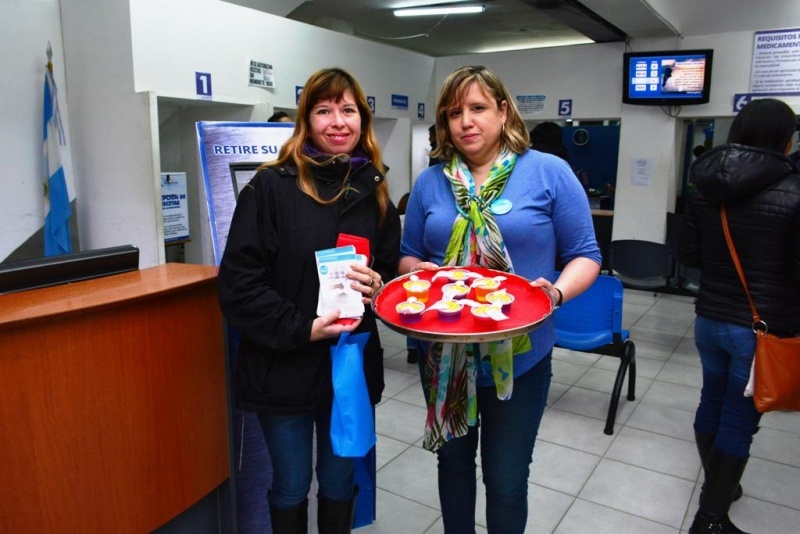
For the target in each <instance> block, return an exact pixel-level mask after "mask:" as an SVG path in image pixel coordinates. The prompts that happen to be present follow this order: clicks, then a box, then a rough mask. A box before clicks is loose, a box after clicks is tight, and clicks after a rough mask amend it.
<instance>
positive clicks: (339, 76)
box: [261, 68, 389, 223]
mask: <svg viewBox="0 0 800 534" xmlns="http://www.w3.org/2000/svg"><path fill="white" fill-rule="evenodd" d="M347 91H350V93H351V94H352V95H353V98H354V99H355V101H356V106H357V107H358V113H359V116H360V117H361V139H360V140H359V142H358V146H357V147H356V149H361V150H362V151H363V152H365V153H366V154H367V155H368V156H369V159H370V160H371V162H372V164H373V165H374V166H375V168H376V169H378V171H379V172H380V173H381V174H385V173H386V168H385V167H384V165H383V160H382V159H381V149H380V147H379V146H378V141H377V139H376V138H375V133H374V132H373V130H372V112H371V111H370V108H369V104H368V103H367V97H366V95H365V94H364V91H363V90H362V89H361V86H360V85H359V84H358V82H357V81H356V79H355V78H353V76H352V75H351V74H350V73H348V72H347V71H345V70H343V69H339V68H330V69H322V70H319V71H317V72H315V73H314V74H312V75H311V77H310V78H309V79H308V81H307V82H306V84H305V85H304V86H303V92H302V93H301V95H300V102H299V104H298V106H297V119H296V121H295V126H294V133H292V136H291V137H290V138H289V139H288V140H287V141H286V142H285V143H284V144H283V146H282V147H281V150H280V153H279V154H278V159H276V160H274V161H270V162H267V163H265V164H264V165H262V166H261V168H265V167H274V166H279V165H286V164H289V163H290V164H293V165H294V166H295V167H297V183H298V186H299V187H300V190H301V191H303V192H304V193H305V194H307V195H308V196H310V197H311V198H313V199H314V200H315V201H316V202H318V203H319V204H322V205H330V204H334V203H336V202H337V201H338V200H339V198H340V197H341V196H342V195H344V194H345V192H346V187H345V188H343V189H342V191H340V192H339V193H338V194H337V195H336V196H335V197H333V198H331V199H330V200H324V199H323V198H322V197H320V195H319V191H318V190H317V184H316V181H315V180H314V178H313V176H312V169H313V167H320V166H325V165H327V164H329V163H331V162H332V161H333V160H334V159H336V156H338V154H332V155H331V157H330V158H328V159H327V160H325V161H322V162H319V161H316V160H315V159H314V158H312V157H311V156H309V155H308V154H306V153H305V152H304V147H305V146H306V144H309V143H311V118H310V117H311V110H312V108H313V107H314V106H315V105H316V104H317V103H318V102H320V101H322V100H335V101H339V100H341V99H342V97H343V96H344V94H345V92H347ZM375 198H376V200H377V202H378V210H379V213H380V216H379V220H380V222H381V223H383V221H384V219H385V217H386V211H387V208H388V205H389V186H388V185H387V184H386V180H383V181H382V182H381V183H380V184H379V185H378V187H377V189H376V190H375Z"/></svg>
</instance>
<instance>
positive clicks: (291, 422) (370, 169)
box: [219, 69, 400, 534]
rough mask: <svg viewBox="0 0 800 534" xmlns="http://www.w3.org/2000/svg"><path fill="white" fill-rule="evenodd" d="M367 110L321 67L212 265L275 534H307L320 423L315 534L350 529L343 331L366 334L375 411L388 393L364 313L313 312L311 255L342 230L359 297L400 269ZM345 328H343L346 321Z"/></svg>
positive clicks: (351, 87) (358, 93) (372, 325)
mask: <svg viewBox="0 0 800 534" xmlns="http://www.w3.org/2000/svg"><path fill="white" fill-rule="evenodd" d="M384 173H385V168H384V165H383V162H382V161H381V154H380V149H379V147H378V144H377V141H376V139H375V135H374V133H373V131H372V115H371V113H370V108H369V106H368V104H367V99H366V96H365V95H364V92H363V91H362V90H361V88H360V87H359V85H358V82H356V80H355V79H354V78H353V77H352V76H351V75H350V74H348V73H347V72H345V71H343V70H340V69H324V70H321V71H319V72H317V73H315V74H313V75H312V76H311V78H309V80H308V82H307V83H306V84H305V86H304V88H303V93H302V96H301V99H300V103H299V106H298V113H297V122H296V125H295V130H294V133H293V134H292V137H291V138H290V139H289V140H288V141H287V142H286V143H285V144H284V145H283V147H282V148H281V151H280V154H279V157H278V159H277V160H276V161H274V162H270V163H267V164H265V165H264V166H263V167H262V168H261V169H260V170H259V172H258V173H257V174H256V176H255V177H254V178H253V180H252V181H251V182H250V183H249V184H248V185H247V186H246V187H245V188H243V190H242V192H241V193H240V194H239V199H238V202H237V205H236V211H235V213H234V216H233V220H232V222H231V227H230V234H229V235H228V240H227V244H226V248H225V254H224V256H223V258H222V262H221V264H220V270H219V296H220V302H221V305H222V309H223V312H224V313H225V316H226V317H227V319H228V321H229V322H230V323H231V324H232V325H233V326H235V327H236V328H238V329H239V330H240V331H241V332H242V343H241V349H240V353H239V361H238V368H237V372H236V385H237V402H238V405H239V407H240V408H242V409H244V410H250V411H254V412H257V413H258V417H259V421H260V422H261V427H262V429H263V432H264V436H265V438H266V443H267V447H268V449H269V452H270V457H271V461H272V469H273V482H272V489H271V492H270V496H269V505H270V513H271V519H272V528H273V531H274V532H276V533H281V534H285V533H290V534H292V533H305V532H306V529H307V505H308V501H307V499H306V495H307V494H308V491H309V488H310V483H311V478H312V445H313V444H312V435H313V430H314V427H315V426H316V436H317V462H316V470H317V481H318V483H319V506H318V511H319V514H318V523H319V531H320V533H325V532H336V533H339V532H349V527H350V522H351V520H352V510H353V505H354V501H355V496H354V486H353V472H354V464H353V461H352V459H350V458H340V457H337V456H335V455H334V454H333V452H332V448H331V442H330V419H331V401H332V396H333V393H332V391H333V389H332V388H333V386H332V382H331V355H330V347H331V345H333V344H335V343H336V341H337V339H338V337H339V335H340V334H342V333H343V332H353V331H354V332H364V331H368V332H370V336H369V341H368V343H367V345H366V347H365V350H364V373H365V376H366V379H367V387H368V390H369V394H370V398H371V400H372V402H373V404H377V403H378V402H379V401H380V398H381V393H382V391H383V386H384V384H383V361H382V360H383V352H382V349H381V346H380V340H379V338H378V331H377V324H376V321H375V317H374V315H373V314H372V312H371V310H370V309H369V306H367V307H366V309H365V313H364V316H363V317H362V318H360V319H358V320H356V321H355V322H352V323H350V324H347V322H346V321H345V322H343V321H340V320H339V311H338V310H337V311H333V312H330V313H327V314H325V315H322V316H320V317H317V314H316V310H317V301H318V298H319V294H320V282H319V275H318V274H317V266H316V258H315V254H314V253H315V251H319V250H324V249H330V248H333V247H335V246H336V244H337V238H338V236H339V235H340V234H342V233H344V234H350V235H355V236H360V237H363V238H366V239H367V240H368V241H369V248H370V250H369V252H370V256H371V259H372V263H371V266H370V267H367V266H362V265H360V264H356V263H354V264H353V265H352V266H351V269H352V270H351V271H350V272H348V273H347V278H348V279H349V280H350V285H351V287H352V288H353V289H355V290H356V291H359V292H361V293H362V294H363V299H362V300H363V302H364V303H368V302H369V297H371V295H372V294H373V293H374V292H375V291H377V289H378V288H379V287H380V286H381V284H382V280H384V279H389V278H390V277H391V275H392V273H394V270H395V267H396V265H397V260H398V254H399V243H400V218H399V216H398V215H397V210H396V209H395V207H394V205H393V204H392V203H391V201H390V200H389V194H388V187H387V184H386V182H385V178H384ZM343 323H344V324H343Z"/></svg>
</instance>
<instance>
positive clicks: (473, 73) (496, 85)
mask: <svg viewBox="0 0 800 534" xmlns="http://www.w3.org/2000/svg"><path fill="white" fill-rule="evenodd" d="M473 83H477V84H478V85H479V86H480V88H481V89H483V91H484V92H485V93H486V94H487V95H489V96H490V97H491V98H493V99H494V101H495V103H496V104H497V106H498V108H499V107H500V106H501V105H502V103H503V102H504V101H505V102H506V122H505V125H504V126H503V131H502V134H501V135H500V142H501V143H502V145H503V146H505V147H507V148H508V149H509V150H511V151H512V152H515V153H517V154H522V153H523V152H525V151H526V150H527V149H528V147H529V146H530V136H529V134H528V130H527V128H526V127H525V122H524V121H523V120H522V116H521V115H520V114H519V110H518V109H517V105H516V104H515V103H514V99H513V98H512V97H511V94H510V93H509V92H508V89H507V88H506V86H505V84H503V82H502V81H501V80H500V78H499V77H498V76H497V75H496V74H495V73H494V72H492V71H491V70H489V69H487V68H486V67H484V66H483V65H469V66H465V67H461V68H459V69H456V70H455V71H453V72H452V73H450V75H449V76H448V77H447V79H446V80H445V81H444V85H442V89H441V91H440V93H439V100H438V102H437V103H436V148H435V149H434V150H433V151H432V152H431V157H434V158H439V159H441V160H443V161H450V160H451V159H453V156H454V155H455V154H456V153H458V149H456V147H455V145H454V144H453V140H452V137H451V135H450V125H449V122H448V120H447V111H448V110H449V109H450V108H452V107H454V106H458V105H460V104H461V103H462V102H463V101H464V98H466V95H467V92H468V91H469V88H470V86H471V85H472V84H473Z"/></svg>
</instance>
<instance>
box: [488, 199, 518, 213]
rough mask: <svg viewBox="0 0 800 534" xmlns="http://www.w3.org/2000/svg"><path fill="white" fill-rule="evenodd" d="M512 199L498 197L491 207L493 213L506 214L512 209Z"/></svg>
mask: <svg viewBox="0 0 800 534" xmlns="http://www.w3.org/2000/svg"><path fill="white" fill-rule="evenodd" d="M511 207H512V206H511V201H510V200H508V199H506V198H498V199H497V200H495V201H494V202H492V206H491V207H490V208H489V209H491V210H492V213H494V214H495V215H505V214H506V213H508V212H509V211H511Z"/></svg>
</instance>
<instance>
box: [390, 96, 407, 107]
mask: <svg viewBox="0 0 800 534" xmlns="http://www.w3.org/2000/svg"><path fill="white" fill-rule="evenodd" d="M392 109H408V96H406V95H394V94H393V95H392Z"/></svg>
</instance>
